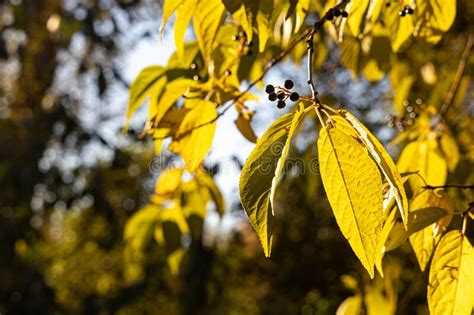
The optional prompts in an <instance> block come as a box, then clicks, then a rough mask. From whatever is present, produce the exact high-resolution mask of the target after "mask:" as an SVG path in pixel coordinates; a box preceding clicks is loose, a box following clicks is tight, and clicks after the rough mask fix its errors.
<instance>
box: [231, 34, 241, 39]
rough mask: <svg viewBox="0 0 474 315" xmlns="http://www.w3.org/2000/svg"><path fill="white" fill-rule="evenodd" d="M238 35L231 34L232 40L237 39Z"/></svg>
mask: <svg viewBox="0 0 474 315" xmlns="http://www.w3.org/2000/svg"><path fill="white" fill-rule="evenodd" d="M239 39H240V36H239V35H232V40H239Z"/></svg>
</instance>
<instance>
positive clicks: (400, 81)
mask: <svg viewBox="0 0 474 315" xmlns="http://www.w3.org/2000/svg"><path fill="white" fill-rule="evenodd" d="M390 82H391V83H392V88H393V103H394V106H395V110H396V111H397V113H398V114H399V115H404V114H405V107H404V106H403V102H404V101H405V100H406V99H407V98H408V95H409V94H410V90H411V87H412V85H413V83H414V82H415V77H414V76H413V75H412V74H411V73H410V68H409V67H408V65H407V64H405V63H402V62H396V63H395V64H394V65H393V67H392V69H391V70H390Z"/></svg>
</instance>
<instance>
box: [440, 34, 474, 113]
mask: <svg viewBox="0 0 474 315" xmlns="http://www.w3.org/2000/svg"><path fill="white" fill-rule="evenodd" d="M473 44H474V33H473V32H471V33H470V34H469V37H468V38H467V41H466V46H465V47H464V51H463V53H462V55H461V60H459V65H458V68H457V70H456V74H455V75H454V80H453V83H452V84H451V87H450V88H449V91H448V94H447V95H446V98H445V99H444V102H443V105H442V106H441V109H440V114H441V115H444V114H445V113H446V112H447V111H448V109H449V106H451V104H452V103H453V100H454V96H455V95H456V92H457V90H458V88H459V84H460V83H461V79H462V76H463V74H464V69H465V68H466V63H467V58H469V55H470V53H471V49H472V45H473Z"/></svg>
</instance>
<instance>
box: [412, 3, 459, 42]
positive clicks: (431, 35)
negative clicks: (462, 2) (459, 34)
mask: <svg viewBox="0 0 474 315" xmlns="http://www.w3.org/2000/svg"><path fill="white" fill-rule="evenodd" d="M416 5H417V11H418V16H419V17H420V18H419V20H418V21H417V23H416V24H417V32H416V34H415V35H417V36H419V37H422V38H424V39H426V40H427V41H428V42H431V43H437V42H438V41H439V40H440V39H441V36H442V35H443V33H444V32H446V31H448V30H449V29H450V28H451V26H452V25H453V22H454V19H455V17H456V0H428V1H426V0H417V1H416Z"/></svg>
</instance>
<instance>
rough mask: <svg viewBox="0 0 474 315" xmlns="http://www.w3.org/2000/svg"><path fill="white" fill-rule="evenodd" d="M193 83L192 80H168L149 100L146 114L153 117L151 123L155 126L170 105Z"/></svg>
mask: <svg viewBox="0 0 474 315" xmlns="http://www.w3.org/2000/svg"><path fill="white" fill-rule="evenodd" d="M194 85H195V81H194V80H190V79H177V80H174V81H171V82H168V83H167V84H166V85H165V86H164V89H163V91H162V93H161V94H160V95H158V97H157V98H156V99H155V100H154V101H153V100H152V101H151V102H150V109H149V113H148V116H149V117H150V119H153V123H154V125H155V126H157V125H158V124H159V123H160V121H161V119H162V118H163V116H164V115H165V114H166V113H167V112H168V110H169V109H170V108H171V106H172V105H173V104H174V103H175V102H176V101H177V100H178V99H179V98H180V97H182V96H183V95H184V93H185V92H186V90H188V89H189V88H190V87H192V86H194Z"/></svg>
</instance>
